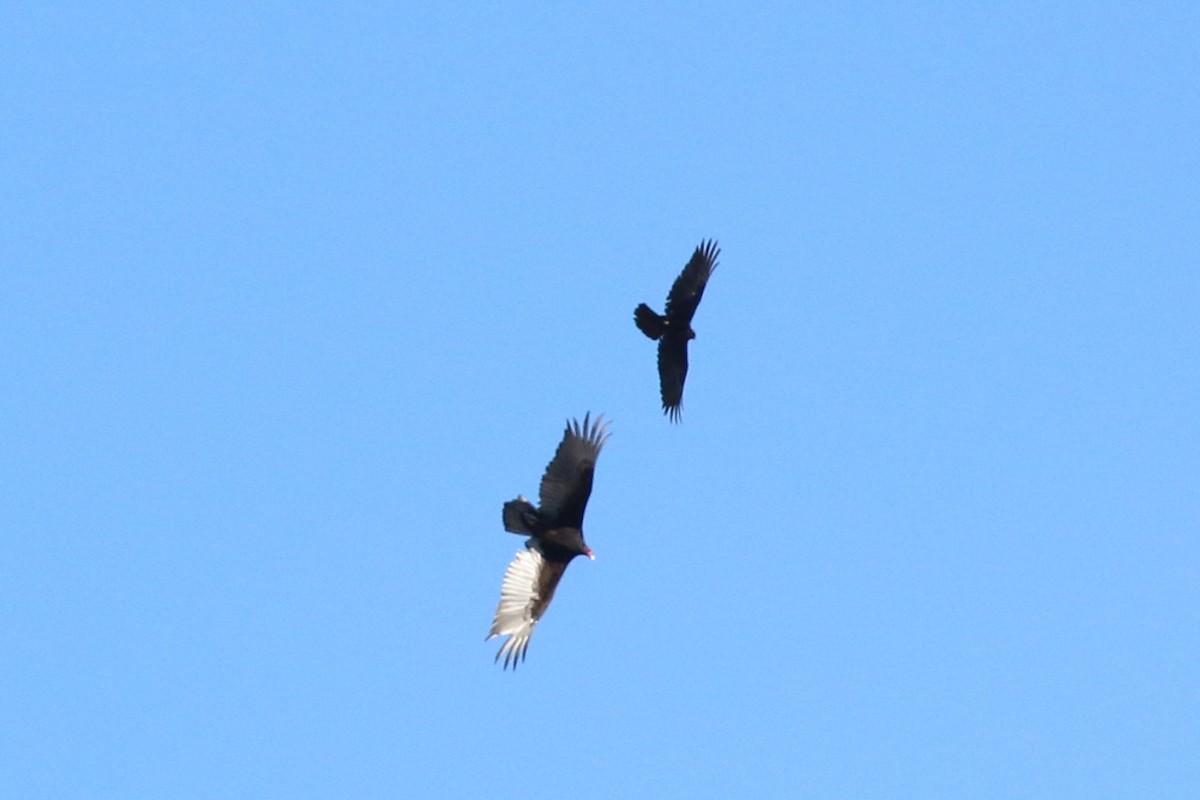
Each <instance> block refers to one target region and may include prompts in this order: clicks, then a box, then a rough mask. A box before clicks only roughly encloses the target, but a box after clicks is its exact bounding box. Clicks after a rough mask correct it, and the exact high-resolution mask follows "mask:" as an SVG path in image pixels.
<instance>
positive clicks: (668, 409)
mask: <svg viewBox="0 0 1200 800" xmlns="http://www.w3.org/2000/svg"><path fill="white" fill-rule="evenodd" d="M687 348H688V343H687V340H686V339H676V338H670V339H668V338H665V337H664V338H662V339H659V341H658V383H659V388H660V389H661V390H662V404H663V413H664V414H666V415H667V416H668V417H670V419H671V421H672V422H679V415H680V413H681V411H682V409H683V381H684V379H685V378H687V369H688V356H687Z"/></svg>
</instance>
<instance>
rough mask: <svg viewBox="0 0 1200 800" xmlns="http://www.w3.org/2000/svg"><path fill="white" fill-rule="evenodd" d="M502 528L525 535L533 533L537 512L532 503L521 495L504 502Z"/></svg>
mask: <svg viewBox="0 0 1200 800" xmlns="http://www.w3.org/2000/svg"><path fill="white" fill-rule="evenodd" d="M503 517H504V530H506V531H508V532H509V533H523V534H525V535H526V536H528V535H530V534H532V533H533V529H534V528H535V527H536V526H537V521H538V513H537V509H536V508H534V506H533V503H531V502H529V501H528V500H526V499H525V498H524V497H522V496H521V495H517V499H516V500H509V501H508V502H507V503H505V504H504V514H503Z"/></svg>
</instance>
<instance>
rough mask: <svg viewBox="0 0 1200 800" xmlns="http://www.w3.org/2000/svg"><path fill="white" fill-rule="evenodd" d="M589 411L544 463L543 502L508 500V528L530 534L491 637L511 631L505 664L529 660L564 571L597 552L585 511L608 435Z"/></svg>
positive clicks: (503, 589)
mask: <svg viewBox="0 0 1200 800" xmlns="http://www.w3.org/2000/svg"><path fill="white" fill-rule="evenodd" d="M590 416H591V414H590V412H589V413H588V414H586V415H584V417H583V424H582V425H580V424H579V420H569V421H568V422H567V428H566V430H565V431H564V432H563V438H562V441H561V442H559V444H558V450H556V451H555V453H554V458H553V459H552V460H551V461H550V463H549V464H548V465H547V466H546V474H545V475H543V476H542V485H541V488H540V490H539V494H540V500H541V504H540V505H539V506H537V507H536V508H535V507H534V505H533V503H531V502H529V501H528V500H527V499H525V498H524V497H522V496H521V495H517V498H516V499H515V500H509V501H508V502H507V503H505V504H504V510H503V512H502V514H501V518H502V520H503V521H504V530H506V531H509V532H510V533H520V534H524V535H527V536H529V539H527V540H526V542H525V549H524V550H519V551H517V555H516V557H515V558H514V559H513V560H512V563H511V564H509V565H508V569H507V570H505V571H504V582H503V583H501V584H500V604H499V605H498V606H497V607H496V618H495V620H493V622H492V630H491V631H490V632H489V633H488V635H487V638H488V639H491V638H492V637H493V636H508V637H509V638H508V639H507V640H505V642H504V644H502V645H501V646H500V650H499V651H498V652H497V653H496V659H495V660H496V661H499V660H500V656H504V668H505V669H508V667H509V665H510V664H511V665H512V668H513V669H514V670H515V669H516V668H517V662H519V661H524V660H525V651H526V650H527V649H528V648H529V637H530V636H532V635H533V628H534V626H535V625H537V623H538V620H540V619H541V618H542V614H545V613H546V608H547V606H549V605H550V601H551V600H552V599H553V598H554V590H555V589H556V588H557V587H558V582H559V581H560V580H561V579H562V576H563V572H565V571H566V569H567V565H568V564H570V563H571V559H573V558H574V557H575V556H579V555H584V556H587V557H588V558H595V556H593V555H592V549H591V548H590V547H588V546H587V543H586V542H584V540H583V511H584V509H585V508H587V501H588V497H589V496H590V495H591V493H592V476H593V475H594V474H595V470H596V459H597V458H599V456H600V450H601V449H602V448H603V447H604V443H605V442H606V441H607V440H608V435H609V434H608V423H607V422H603V420H604V416H603V415H600V416H598V417H596V420H595V422H592V423H591V424H590V425H589V418H590Z"/></svg>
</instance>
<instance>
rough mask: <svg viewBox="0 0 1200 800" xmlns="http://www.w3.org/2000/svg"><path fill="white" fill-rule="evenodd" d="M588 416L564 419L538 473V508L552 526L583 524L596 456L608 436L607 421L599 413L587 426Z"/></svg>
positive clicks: (598, 454)
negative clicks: (553, 447)
mask: <svg viewBox="0 0 1200 800" xmlns="http://www.w3.org/2000/svg"><path fill="white" fill-rule="evenodd" d="M590 417H591V413H590V412H589V413H588V414H586V415H584V417H583V424H582V425H580V424H579V420H571V421H570V422H568V423H567V429H566V431H565V432H564V433H563V438H562V441H561V442H559V443H558V450H556V451H555V453H554V458H553V459H552V460H551V461H550V463H549V464H548V465H547V466H546V474H545V475H543V476H542V485H541V489H540V490H539V497H540V499H541V507H540V508H539V509H538V510H539V512H540V513H541V514H542V516H543V517H544V518H545V519H546V520H548V524H552V525H554V526H555V527H569V528H582V527H583V511H584V509H585V508H587V501H588V497H589V496H591V494H592V477H593V475H594V473H595V470H596V459H597V458H599V457H600V450H601V449H602V448H603V447H604V443H605V441H607V440H608V423H606V422H603V419H604V417H603V415H601V416H598V417H596V421H595V422H593V423H591V425H590V426H589V424H588V422H589V419H590Z"/></svg>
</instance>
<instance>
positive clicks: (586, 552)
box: [583, 547, 596, 561]
mask: <svg viewBox="0 0 1200 800" xmlns="http://www.w3.org/2000/svg"><path fill="white" fill-rule="evenodd" d="M583 554H584V555H585V556H587V557H588V558H590V559H591V560H592V561H595V560H596V557H595V556H594V555H592V548H590V547H585V548H583Z"/></svg>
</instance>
